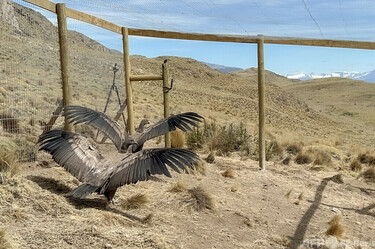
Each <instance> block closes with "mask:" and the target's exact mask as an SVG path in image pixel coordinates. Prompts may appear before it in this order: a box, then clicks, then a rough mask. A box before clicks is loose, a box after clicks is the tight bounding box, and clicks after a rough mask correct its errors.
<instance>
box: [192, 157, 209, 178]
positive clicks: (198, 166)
mask: <svg viewBox="0 0 375 249" xmlns="http://www.w3.org/2000/svg"><path fill="white" fill-rule="evenodd" d="M206 170H207V167H206V163H205V162H204V161H203V160H199V161H198V162H196V163H194V164H193V173H194V174H196V173H199V174H201V175H205V174H206Z"/></svg>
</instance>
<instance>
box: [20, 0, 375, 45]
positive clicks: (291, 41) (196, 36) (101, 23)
mask: <svg viewBox="0 0 375 249" xmlns="http://www.w3.org/2000/svg"><path fill="white" fill-rule="evenodd" d="M23 1H25V2H28V3H31V4H34V5H36V6H39V7H41V8H43V9H46V10H49V11H51V12H55V13H56V5H55V4H54V3H53V2H50V1H49V0H23ZM66 15H67V17H70V18H74V19H76V20H79V21H82V22H86V23H89V24H92V25H95V26H98V27H101V28H104V29H107V30H110V31H113V32H115V33H118V34H122V32H121V27H120V26H118V25H116V24H114V23H111V22H108V21H106V20H103V19H101V18H98V17H95V16H92V15H89V14H86V13H83V12H80V11H77V10H73V9H70V8H66ZM128 32H129V35H135V36H146V37H156V38H167V39H182V40H197V41H215V42H237V43H257V41H258V40H257V36H240V35H238V36H235V35H215V34H200V33H182V32H173V31H158V30H146V29H134V28H128ZM264 43H268V44H281V45H300V46H319V47H337V48H355V49H375V42H370V41H349V40H329V39H313V38H297V37H278V36H264Z"/></svg>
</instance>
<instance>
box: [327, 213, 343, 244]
mask: <svg viewBox="0 0 375 249" xmlns="http://www.w3.org/2000/svg"><path fill="white" fill-rule="evenodd" d="M328 224H329V227H328V229H327V231H326V234H327V235H331V236H335V237H337V238H342V237H343V235H344V232H345V227H344V226H343V224H342V216H341V215H335V217H333V219H332V220H330V221H329V222H328Z"/></svg>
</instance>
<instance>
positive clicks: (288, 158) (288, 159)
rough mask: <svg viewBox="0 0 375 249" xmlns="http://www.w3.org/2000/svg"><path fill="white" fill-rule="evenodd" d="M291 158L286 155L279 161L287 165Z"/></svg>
mask: <svg viewBox="0 0 375 249" xmlns="http://www.w3.org/2000/svg"><path fill="white" fill-rule="evenodd" d="M291 160H292V157H291V156H287V157H285V158H284V160H283V161H282V162H281V163H282V164H284V165H289V164H290V161H291Z"/></svg>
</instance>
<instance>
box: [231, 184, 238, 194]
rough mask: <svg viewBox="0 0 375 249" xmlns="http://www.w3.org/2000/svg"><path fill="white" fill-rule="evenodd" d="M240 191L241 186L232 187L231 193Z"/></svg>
mask: <svg viewBox="0 0 375 249" xmlns="http://www.w3.org/2000/svg"><path fill="white" fill-rule="evenodd" d="M238 189H239V186H238V185H233V186H232V187H230V191H231V192H237V191H238Z"/></svg>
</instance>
